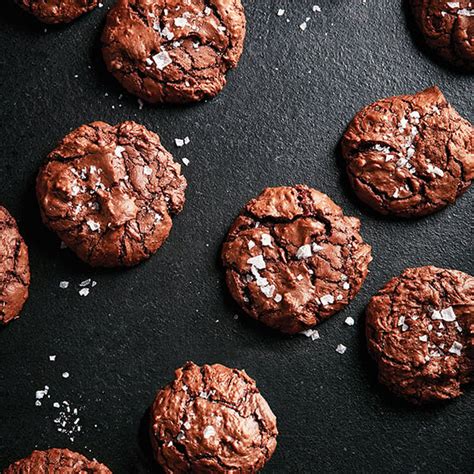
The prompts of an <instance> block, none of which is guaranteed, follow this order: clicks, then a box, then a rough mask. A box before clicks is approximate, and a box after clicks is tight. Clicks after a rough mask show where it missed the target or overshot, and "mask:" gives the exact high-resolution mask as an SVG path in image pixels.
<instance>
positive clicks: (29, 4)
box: [16, 0, 99, 23]
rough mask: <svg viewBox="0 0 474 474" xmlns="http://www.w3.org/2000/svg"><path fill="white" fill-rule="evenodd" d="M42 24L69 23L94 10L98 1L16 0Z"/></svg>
mask: <svg viewBox="0 0 474 474" xmlns="http://www.w3.org/2000/svg"><path fill="white" fill-rule="evenodd" d="M16 2H17V3H18V4H19V5H20V7H22V8H23V9H24V10H26V11H27V12H29V13H31V14H32V15H34V16H35V17H36V18H38V20H40V21H42V22H43V23H69V22H70V21H72V20H75V19H76V18H77V17H79V16H81V15H83V14H84V13H87V12H88V11H90V10H92V9H94V8H95V7H96V6H97V5H98V4H99V0H16Z"/></svg>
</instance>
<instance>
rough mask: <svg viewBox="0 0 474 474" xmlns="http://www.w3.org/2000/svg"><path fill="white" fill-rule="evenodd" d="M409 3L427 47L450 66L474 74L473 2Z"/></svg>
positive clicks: (421, 0) (423, 0)
mask: <svg viewBox="0 0 474 474" xmlns="http://www.w3.org/2000/svg"><path fill="white" fill-rule="evenodd" d="M409 1H410V4H411V9H412V12H413V15H414V18H415V20H416V23H417V24H418V28H419V30H420V32H421V34H422V35H423V38H424V41H425V43H426V45H427V46H428V47H429V48H431V49H432V50H433V51H434V53H435V54H437V55H438V56H439V57H440V58H442V59H443V60H444V61H446V62H447V63H449V64H451V65H453V66H456V67H458V68H459V69H460V70H464V71H466V72H468V71H471V72H472V71H474V2H473V1H471V0H459V1H457V2H450V1H447V0H409Z"/></svg>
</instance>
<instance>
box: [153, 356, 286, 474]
mask: <svg viewBox="0 0 474 474" xmlns="http://www.w3.org/2000/svg"><path fill="white" fill-rule="evenodd" d="M151 417H152V421H151V443H152V447H153V450H154V454H155V457H156V460H157V461H158V463H159V464H160V465H161V466H162V467H163V469H164V471H165V472H166V473H170V474H171V473H173V474H179V473H188V472H203V473H204V472H208V473H211V472H215V473H224V472H225V473H237V472H241V473H254V472H257V471H259V470H260V469H261V468H262V467H263V466H264V465H265V463H266V462H267V461H268V460H269V459H270V458H271V457H272V455H273V452H274V451H275V448H276V444H277V442H276V437H277V435H278V431H277V426H276V418H275V415H274V414H273V413H272V411H271V409H270V407H269V406H268V404H267V402H266V401H265V399H264V398H263V397H262V395H261V394H260V392H259V390H258V389H257V387H256V385H255V381H254V380H252V379H251V378H250V377H249V376H248V375H247V374H246V373H245V372H244V371H241V370H237V369H229V368H227V367H224V366H223V365H219V364H215V365H203V366H202V367H199V366H197V365H196V364H194V363H192V362H188V363H187V364H186V365H185V366H184V367H182V368H180V369H178V370H177V371H176V378H175V380H174V381H173V382H172V383H170V384H169V385H167V386H166V387H165V388H163V389H162V390H160V391H159V392H158V394H157V395H156V398H155V401H154V403H153V406H152V410H151Z"/></svg>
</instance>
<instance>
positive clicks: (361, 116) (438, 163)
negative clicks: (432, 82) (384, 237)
mask: <svg viewBox="0 0 474 474" xmlns="http://www.w3.org/2000/svg"><path fill="white" fill-rule="evenodd" d="M341 146H342V153H343V156H344V159H345V161H346V165H347V173H348V176H349V180H350V182H351V184H352V187H353V188H354V191H355V192H356V194H357V196H358V197H359V198H360V199H361V200H362V201H363V202H365V203H366V204H368V205H369V206H371V207H372V208H373V209H375V210H376V211H378V212H380V213H382V214H392V215H396V216H399V217H417V216H423V215H427V214H431V213H433V212H436V211H438V210H440V209H442V208H443V207H445V206H447V205H448V204H450V203H453V202H454V201H455V200H456V199H457V198H458V197H459V196H460V195H461V194H462V193H464V192H465V191H466V190H467V188H468V187H469V186H470V185H471V181H472V178H473V176H474V128H473V127H472V125H471V124H470V123H469V122H468V121H467V120H465V119H463V118H462V117H461V116H460V115H459V114H458V113H457V112H456V111H455V110H454V108H453V107H452V106H451V105H450V104H449V103H448V102H447V100H446V99H445V97H444V96H443V94H442V93H441V91H440V90H439V89H438V88H437V87H431V88H429V89H426V90H425V91H423V92H419V93H417V94H414V95H402V96H396V97H390V98H387V99H382V100H379V101H377V102H375V103H373V104H371V105H369V106H367V107H365V108H364V109H362V110H361V111H360V112H359V113H357V115H356V116H355V117H354V119H353V120H352V122H351V124H350V125H349V127H348V128H347V130H346V132H345V134H344V136H343V138H342V142H341Z"/></svg>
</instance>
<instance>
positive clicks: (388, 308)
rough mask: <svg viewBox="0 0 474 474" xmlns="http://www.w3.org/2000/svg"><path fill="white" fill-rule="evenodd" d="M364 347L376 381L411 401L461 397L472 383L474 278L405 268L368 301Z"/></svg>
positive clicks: (438, 270) (432, 269)
mask: <svg viewBox="0 0 474 474" xmlns="http://www.w3.org/2000/svg"><path fill="white" fill-rule="evenodd" d="M366 333H367V343H368V349H369V352H370V354H371V355H372V357H373V358H374V359H375V361H376V363H377V365H378V371H379V380H380V382H381V383H382V384H384V385H385V386H386V387H387V388H388V389H389V390H391V391H392V392H393V393H395V394H396V395H399V396H402V397H404V398H406V399H408V400H409V401H412V402H415V403H422V402H429V401H436V400H447V399H451V398H455V397H458V396H459V395H461V387H462V385H463V384H466V383H468V382H472V380H473V379H474V352H473V349H474V278H473V277H472V276H470V275H468V274H466V273H463V272H460V271H457V270H447V269H442V268H436V267H433V266H427V267H419V268H408V269H406V270H405V271H404V272H403V273H402V274H401V275H400V276H399V277H396V278H393V279H392V280H390V281H389V282H388V283H387V284H386V285H385V286H384V287H383V288H382V289H381V290H380V291H379V292H378V293H377V294H376V295H375V296H373V297H372V299H371V300H370V302H369V305H368V307H367V320H366Z"/></svg>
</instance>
